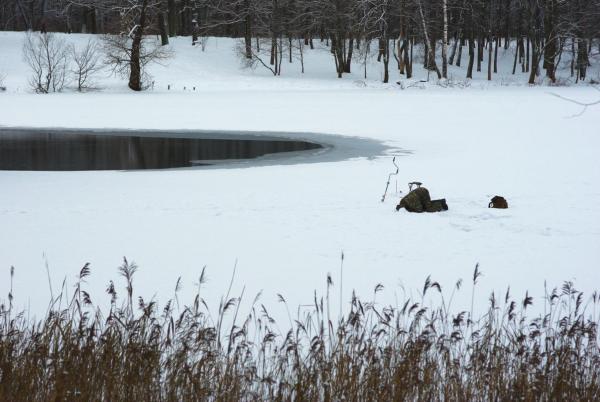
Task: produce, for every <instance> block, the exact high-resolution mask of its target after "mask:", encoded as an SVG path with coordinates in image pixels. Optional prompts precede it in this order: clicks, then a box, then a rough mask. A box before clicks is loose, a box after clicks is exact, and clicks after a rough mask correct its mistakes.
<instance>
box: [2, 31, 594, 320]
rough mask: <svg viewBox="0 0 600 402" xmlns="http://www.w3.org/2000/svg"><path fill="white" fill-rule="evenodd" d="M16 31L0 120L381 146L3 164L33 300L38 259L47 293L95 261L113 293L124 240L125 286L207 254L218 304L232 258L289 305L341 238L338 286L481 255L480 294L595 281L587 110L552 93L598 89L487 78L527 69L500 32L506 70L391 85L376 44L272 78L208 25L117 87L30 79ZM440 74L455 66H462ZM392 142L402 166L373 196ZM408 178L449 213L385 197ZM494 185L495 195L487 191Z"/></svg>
mask: <svg viewBox="0 0 600 402" xmlns="http://www.w3.org/2000/svg"><path fill="white" fill-rule="evenodd" d="M23 38H24V36H23V35H22V34H17V33H0V54H1V55H2V59H0V71H2V72H4V73H5V74H6V80H5V85H6V86H7V87H8V89H7V91H6V92H5V93H0V126H5V127H72V128H77V127H86V128H127V129H136V128H147V129H202V130H213V129H214V130H252V131H265V132H278V131H284V132H292V133H294V132H296V133H304V132H314V133H324V134H338V135H344V136H360V137H368V138H371V139H375V140H379V141H382V142H383V143H384V144H386V146H387V147H389V149H388V151H386V152H384V153H383V154H382V155H380V156H379V157H376V158H353V159H350V160H344V161H337V162H323V163H313V164H293V165H281V166H258V167H248V168H241V169H210V170H206V169H183V170H166V171H135V172H118V171H109V172H101V171H98V172H6V171H5V172H0V299H5V295H7V293H8V290H9V268H10V266H14V267H15V280H14V294H15V297H16V302H17V304H18V305H19V306H22V307H27V306H30V307H31V309H32V310H33V311H40V310H41V309H43V308H44V307H45V306H46V304H47V302H48V299H49V293H50V291H49V289H48V288H49V286H48V280H47V277H46V268H45V264H46V260H47V263H48V266H49V272H50V275H51V278H52V286H53V287H54V292H55V293H56V291H57V290H56V289H57V288H58V287H60V285H61V283H62V280H63V278H65V277H66V278H67V282H68V283H69V286H70V285H72V283H73V280H74V278H75V275H76V274H77V273H78V271H79V268H80V267H81V266H83V264H84V263H85V262H90V263H91V264H92V265H91V267H92V277H91V279H90V280H89V284H88V286H89V288H90V289H91V293H92V297H93V299H95V300H108V296H107V295H105V294H103V291H104V289H105V287H106V284H107V283H108V281H109V280H110V279H117V270H116V267H117V266H118V265H119V264H120V263H121V259H122V257H123V256H127V258H128V259H130V260H134V261H135V262H136V263H137V264H138V265H139V266H140V271H139V273H138V274H137V277H136V278H135V283H134V285H135V287H136V291H137V292H138V293H140V294H143V295H146V296H149V295H154V294H155V295H156V296H157V298H158V299H159V300H165V299H166V298H168V297H170V296H171V295H172V292H173V288H174V286H175V282H176V280H177V278H178V277H179V276H181V277H182V283H183V284H184V289H183V295H180V298H181V299H183V300H189V297H187V296H189V295H190V294H191V293H192V292H194V291H195V288H194V284H195V283H196V282H197V280H198V277H199V275H200V272H201V270H202V267H204V266H206V267H207V275H208V278H209V281H208V283H207V284H206V285H205V287H204V289H203V292H204V293H203V295H204V297H205V298H206V300H207V301H209V302H213V303H217V302H218V299H219V297H220V296H221V295H222V294H224V293H225V292H226V291H227V287H228V284H229V280H230V278H231V275H232V272H233V269H234V265H235V263H236V261H237V268H236V273H235V283H234V288H233V290H232V294H237V293H239V292H240V291H241V289H242V287H244V286H245V294H246V295H252V296H253V295H254V294H256V293H257V292H258V291H260V290H263V296H262V302H263V303H264V304H265V305H267V306H269V307H270V309H271V310H272V312H274V314H283V307H281V312H279V313H278V312H277V311H278V310H277V309H278V307H275V301H276V300H277V298H276V294H277V293H281V294H282V295H284V296H285V297H286V298H287V300H288V302H289V303H290V304H291V305H292V306H293V307H295V306H297V305H298V304H310V303H311V302H312V295H313V290H315V289H316V290H317V291H318V292H320V293H322V292H324V290H325V279H326V275H327V273H328V272H330V273H331V274H332V276H333V280H334V283H335V288H334V292H338V291H339V287H338V285H339V276H340V263H341V258H340V257H341V254H342V252H343V253H344V256H345V258H344V261H343V291H344V299H346V300H348V299H349V297H350V292H351V291H352V290H353V289H355V290H356V291H357V293H358V294H359V295H361V296H363V297H364V298H370V297H371V295H372V291H373V288H374V287H375V285H376V284H378V283H381V284H383V285H384V286H385V288H386V290H385V292H384V294H383V296H378V300H380V301H387V302H392V303H394V302H395V300H396V298H397V299H401V298H402V297H403V296H402V295H403V293H404V292H405V291H406V292H408V293H413V294H417V293H418V289H420V288H421V287H422V283H423V281H424V279H425V277H426V276H427V275H431V277H432V279H433V280H436V281H439V282H440V283H441V284H442V286H443V287H445V289H446V291H448V292H450V288H451V287H452V285H453V284H454V282H455V281H456V280H457V279H459V278H463V279H465V281H466V282H468V281H469V279H470V276H471V275H472V272H473V269H474V267H475V264H476V263H480V268H481V270H482V271H483V273H484V276H483V277H482V278H481V279H480V285H479V287H478V289H477V292H476V298H477V299H478V300H480V301H481V302H485V301H486V300H487V297H488V296H489V292H490V291H491V290H492V289H495V290H497V291H498V292H504V291H505V290H506V288H507V287H508V286H510V287H511V291H512V293H513V294H515V295H519V296H523V295H524V294H525V291H526V290H529V292H530V294H532V295H533V296H534V297H535V298H536V300H537V302H538V303H541V299H540V297H541V296H543V292H544V287H543V284H544V281H547V283H548V287H553V286H556V285H560V284H561V283H562V281H564V280H573V281H575V284H576V287H578V288H579V289H581V290H584V291H586V292H588V294H590V292H591V291H593V290H595V289H596V288H598V287H599V279H600V271H599V269H598V268H599V263H600V247H599V246H600V186H599V183H600V161H599V159H598V151H599V150H600V132H599V130H600V129H599V127H600V126H599V123H600V109H599V108H598V107H596V108H590V109H588V110H587V111H586V113H584V114H583V115H581V116H579V117H576V118H571V117H570V116H572V115H574V114H576V113H578V112H580V110H581V108H580V107H578V106H577V105H574V104H572V103H569V102H566V101H564V100H561V99H559V98H557V97H555V96H552V93H555V94H560V95H561V96H564V97H569V98H573V99H578V100H581V101H591V100H595V99H596V98H598V97H600V92H598V91H596V90H594V89H593V88H591V87H590V86H587V85H577V86H572V87H548V86H541V87H532V88H530V87H527V86H525V85H511V86H505V85H502V84H503V83H507V82H508V81H509V80H513V81H514V82H521V83H522V82H524V81H526V78H525V76H524V75H518V76H517V77H516V78H513V76H512V75H511V74H510V68H511V63H512V53H511V52H510V51H508V52H506V54H505V52H504V51H503V50H502V54H503V56H502V59H501V63H500V68H501V73H502V74H504V77H505V78H504V79H501V78H500V75H501V74H500V75H499V76H498V77H496V78H495V82H493V83H492V84H488V83H487V82H486V81H485V80H484V77H485V72H482V73H481V74H482V75H480V74H478V75H477V76H476V77H475V80H474V81H473V82H472V83H471V84H470V86H469V87H468V88H464V89H460V88H458V87H455V88H442V87H440V86H438V85H436V84H419V85H418V87H413V88H409V89H405V90H401V89H400V87H399V86H398V85H396V84H390V85H383V84H380V83H379V82H378V79H379V76H380V74H381V67H380V66H379V65H378V64H377V63H376V62H375V61H371V62H370V64H369V69H368V71H369V72H370V74H371V75H370V77H369V79H368V80H366V81H365V80H364V79H363V78H362V73H363V71H362V67H361V66H360V65H357V66H355V71H356V72H355V74H353V75H349V76H347V77H345V78H344V79H342V80H338V79H336V78H335V72H334V69H333V61H332V60H331V56H330V55H329V54H328V53H327V52H326V51H324V50H315V51H307V55H306V69H307V73H306V74H305V76H302V75H301V74H299V72H297V70H299V66H298V63H296V64H294V65H292V66H289V65H286V64H284V68H283V76H282V77H273V76H269V74H270V73H268V72H267V71H266V70H260V69H257V70H255V71H251V70H243V69H241V67H240V63H239V61H238V60H237V56H236V55H235V53H234V50H233V49H234V47H235V43H234V41H233V40H231V39H214V38H211V39H209V42H208V44H207V47H206V51H205V52H201V51H200V49H198V48H192V47H191V46H190V45H189V39H187V38H180V39H177V40H175V41H174V45H173V46H174V48H175V55H176V56H175V58H174V59H173V60H171V61H170V62H169V64H168V66H155V67H154V68H153V69H152V75H153V76H154V80H155V86H154V90H153V91H148V92H144V93H132V92H130V91H128V90H127V89H126V83H125V82H124V81H122V80H120V79H118V78H116V77H102V78H100V79H99V86H100V87H101V90H99V91H95V92H89V93H84V94H80V93H75V92H73V91H71V90H67V91H65V92H63V93H60V94H51V95H35V94H32V93H30V92H29V90H28V88H27V77H28V71H27V68H26V66H25V65H24V63H23V62H22V59H21V45H22V40H23ZM68 40H70V41H75V42H77V43H83V42H84V41H85V40H87V38H86V37H85V36H76V35H72V36H70V37H68ZM463 64H466V63H464V60H463ZM484 69H485V65H484ZM565 72H566V71H562V74H563V75H564V74H565ZM416 73H417V78H422V77H424V74H425V73H424V72H423V71H422V70H421V68H418V69H417V71H416ZM451 74H452V75H454V76H455V77H458V76H460V77H461V78H460V81H462V80H463V79H462V77H463V76H464V70H462V69H461V70H458V69H456V68H455V67H452V68H451ZM592 74H593V75H597V72H593V73H592ZM397 79H398V77H397V73H396V72H395V71H393V75H392V80H393V81H396V80H397ZM457 80H458V79H457ZM167 85H171V90H167ZM184 86H185V87H186V89H185V90H184V89H183V87H184ZM193 87H195V91H194V90H193ZM190 88H191V89H190ZM397 150H403V151H410V153H405V152H403V153H398V151H397ZM396 153H398V154H400V155H401V156H400V157H399V158H398V159H397V160H398V164H399V166H400V173H399V175H398V176H397V181H396V179H394V180H393V181H392V184H391V186H390V187H391V194H390V195H389V197H388V198H387V199H386V201H385V202H384V203H381V202H380V200H381V196H382V194H383V191H384V188H385V183H386V179H387V175H388V174H389V173H390V172H391V171H392V170H393V165H392V156H393V155H395V154H396ZM413 180H419V181H422V182H423V183H424V184H425V185H426V186H427V187H428V188H429V189H430V191H431V193H432V196H433V197H434V198H442V197H445V198H446V199H447V201H448V205H449V207H450V209H449V211H447V212H444V213H439V214H424V215H420V214H409V213H407V212H405V211H401V212H399V213H396V212H395V211H394V206H395V205H396V203H397V202H398V199H399V195H398V194H394V193H395V190H396V186H397V188H398V189H399V190H402V191H406V190H407V186H406V183H408V182H409V181H413ZM496 194H499V195H503V196H505V197H506V198H507V200H508V202H509V205H510V208H509V209H508V210H493V209H488V208H487V204H488V202H489V199H490V198H491V197H492V196H494V195H496ZM121 288H122V287H121ZM336 294H337V293H336ZM252 296H248V298H249V299H252ZM337 298H338V296H336V297H335V298H334V299H335V300H337ZM469 302H470V288H469V290H466V291H465V290H464V289H463V296H459V297H458V298H457V299H456V301H455V303H457V305H456V308H461V307H463V308H464V307H465V306H466V305H467V304H468V303H469ZM479 306H480V308H483V307H482V304H481V303H479ZM335 308H336V307H335V303H334V302H333V301H332V309H334V310H333V311H337V310H335Z"/></svg>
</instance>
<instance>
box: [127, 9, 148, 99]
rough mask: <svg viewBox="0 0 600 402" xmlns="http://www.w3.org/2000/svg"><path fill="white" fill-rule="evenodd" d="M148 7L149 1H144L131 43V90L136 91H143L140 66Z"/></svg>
mask: <svg viewBox="0 0 600 402" xmlns="http://www.w3.org/2000/svg"><path fill="white" fill-rule="evenodd" d="M147 7H148V0H143V1H142V8H141V10H140V20H139V23H138V26H137V28H136V29H135V33H134V34H133V40H132V42H131V59H130V61H129V69H130V73H129V88H131V89H132V90H134V91H141V90H142V71H141V65H140V54H141V51H142V37H143V35H144V28H145V26H146V8H147Z"/></svg>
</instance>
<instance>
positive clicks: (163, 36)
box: [158, 11, 169, 46]
mask: <svg viewBox="0 0 600 402" xmlns="http://www.w3.org/2000/svg"><path fill="white" fill-rule="evenodd" d="M158 31H159V32H160V43H161V45H163V46H166V45H168V44H169V35H168V33H167V24H166V21H165V14H164V13H163V12H162V11H161V12H160V13H158Z"/></svg>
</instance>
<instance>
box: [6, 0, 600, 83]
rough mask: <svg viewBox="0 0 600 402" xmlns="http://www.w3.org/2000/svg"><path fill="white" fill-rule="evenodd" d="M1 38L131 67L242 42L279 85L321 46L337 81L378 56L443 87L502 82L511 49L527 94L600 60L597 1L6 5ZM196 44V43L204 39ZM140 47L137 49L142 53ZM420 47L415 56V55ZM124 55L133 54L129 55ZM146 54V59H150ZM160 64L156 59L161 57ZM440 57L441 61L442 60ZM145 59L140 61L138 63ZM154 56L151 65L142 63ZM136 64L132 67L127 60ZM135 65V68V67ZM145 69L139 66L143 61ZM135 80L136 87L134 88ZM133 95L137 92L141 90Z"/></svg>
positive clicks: (188, 0)
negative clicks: (51, 44) (420, 70)
mask: <svg viewBox="0 0 600 402" xmlns="http://www.w3.org/2000/svg"><path fill="white" fill-rule="evenodd" d="M0 29H4V30H13V31H19V30H37V31H42V32H46V31H48V32H50V31H52V32H68V33H71V32H73V33H82V32H83V33H86V32H87V33H94V34H96V33H98V34H111V35H118V36H121V37H123V36H126V37H128V38H129V39H131V43H128V44H125V43H122V41H119V40H118V39H117V40H113V44H115V45H116V46H117V47H123V46H127V47H128V48H130V52H126V53H128V54H129V56H126V57H128V58H129V57H130V58H131V59H137V58H139V57H140V55H139V52H138V51H135V49H136V48H137V47H139V46H140V45H139V43H140V42H141V39H142V37H143V36H144V35H159V36H160V38H161V39H160V40H161V44H162V45H166V44H168V43H169V38H172V37H175V36H180V35H181V36H190V37H191V38H192V41H193V43H194V44H195V43H200V42H199V41H201V38H202V37H207V36H228V37H235V38H243V46H241V48H240V53H241V56H242V57H244V58H245V59H247V60H248V63H260V65H262V66H263V67H265V68H267V69H269V70H270V71H271V72H272V73H273V74H274V75H282V74H285V71H284V70H285V69H284V68H283V67H282V65H283V62H284V61H286V60H287V61H289V62H290V63H291V62H300V63H304V60H303V54H304V52H305V49H309V48H310V49H313V48H314V46H315V42H319V43H320V44H324V45H325V46H326V47H327V48H328V49H329V50H330V52H331V55H332V61H331V63H332V71H334V72H335V74H337V76H338V77H342V76H343V75H344V74H346V73H349V72H351V68H352V61H353V60H355V61H357V60H358V61H360V60H361V58H364V57H366V55H367V54H370V53H372V52H374V53H376V54H377V61H379V62H381V63H383V66H384V76H383V82H384V83H387V82H388V81H389V69H390V68H397V69H398V70H399V72H400V74H401V75H404V76H405V77H406V78H411V76H412V74H413V65H414V59H415V53H416V52H420V53H422V57H419V62H421V63H423V66H424V67H425V68H426V69H427V70H428V71H430V72H431V74H432V75H433V76H434V77H437V79H446V78H448V65H456V66H458V67H460V66H464V77H465V78H471V77H472V76H473V71H474V70H475V71H478V72H479V71H482V70H483V71H484V72H486V74H487V79H488V80H493V79H494V75H495V74H496V73H498V49H499V48H500V49H502V48H504V49H508V48H509V47H510V46H514V47H515V49H516V51H515V52H514V60H513V61H512V66H511V67H510V68H511V71H512V74H515V72H516V71H517V70H518V71H520V72H521V73H526V75H527V77H528V79H527V82H528V83H529V84H534V83H536V82H539V81H540V79H539V77H545V78H547V80H548V81H549V82H550V83H556V81H557V77H556V70H557V66H558V65H559V64H560V63H561V60H562V61H564V60H568V61H569V63H570V64H569V69H570V77H571V78H573V79H574V80H575V81H576V82H578V81H579V80H582V81H583V80H585V79H586V78H587V69H588V67H589V66H590V63H591V55H593V54H598V53H599V52H600V41H599V40H597V39H598V37H599V36H600V35H599V33H600V3H599V2H598V1H597V0H226V1H223V0H177V1H176V0H123V1H121V0H102V1H100V0H79V1H71V0H4V1H3V2H2V4H1V5H0ZM199 38H200V39H199ZM136 43H137V44H136ZM416 46H419V47H418V49H417V48H416ZM126 50H127V49H126ZM149 53H150V52H149ZM157 55H158V54H157ZM436 55H439V56H438V57H436ZM143 56H144V52H143V51H142V56H141V57H142V58H143ZM146 56H150V55H148V54H147V55H146ZM128 61H130V60H128ZM134 64H139V62H137V63H134ZM142 64H143V61H142ZM136 80H137V79H134V81H136ZM130 86H131V87H132V88H137V89H139V88H141V87H140V85H138V84H136V83H135V82H134V83H132V85H130Z"/></svg>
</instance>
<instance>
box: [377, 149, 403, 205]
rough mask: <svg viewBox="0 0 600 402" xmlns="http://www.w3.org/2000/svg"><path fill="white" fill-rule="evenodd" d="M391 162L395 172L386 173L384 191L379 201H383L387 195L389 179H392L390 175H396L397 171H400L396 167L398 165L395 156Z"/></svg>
mask: <svg viewBox="0 0 600 402" xmlns="http://www.w3.org/2000/svg"><path fill="white" fill-rule="evenodd" d="M392 163H393V164H394V166H395V167H396V172H395V173H390V174H389V175H388V179H387V183H386V184H385V192H384V193H383V197H381V202H384V201H385V196H386V195H387V192H388V187H389V186H390V181H392V176H397V175H398V172H399V171H400V167H398V165H397V164H396V157H395V156H394V158H393V159H392Z"/></svg>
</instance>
